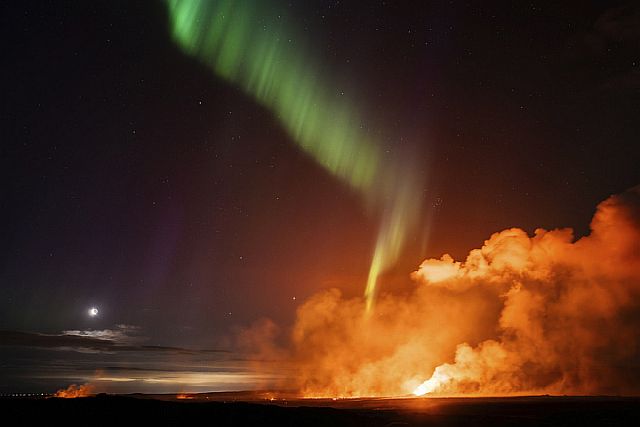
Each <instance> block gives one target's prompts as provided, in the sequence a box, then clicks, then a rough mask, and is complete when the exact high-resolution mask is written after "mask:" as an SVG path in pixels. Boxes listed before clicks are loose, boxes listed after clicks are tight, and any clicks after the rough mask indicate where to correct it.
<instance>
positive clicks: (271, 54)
mask: <svg viewBox="0 0 640 427" xmlns="http://www.w3.org/2000/svg"><path fill="white" fill-rule="evenodd" d="M167 3H168V6H169V19H170V25H171V30H172V34H173V37H174V40H175V42H176V43H177V44H178V45H179V46H180V47H181V49H183V51H184V52H186V53H187V54H189V55H191V56H193V57H196V58H197V59H198V60H199V61H201V62H203V63H204V64H206V65H207V66H209V67H210V68H211V69H212V70H213V71H214V72H215V74H216V75H218V76H219V77H221V78H222V79H224V80H226V81H228V82H229V83H231V84H233V85H235V86H237V87H239V88H241V89H242V90H243V91H244V92H245V93H246V94H247V95H249V96H251V97H252V98H254V99H255V100H256V101H257V102H258V103H259V104H260V105H262V106H264V107H265V108H267V109H268V110H270V111H271V112H272V113H273V114H274V116H275V117H276V118H277V119H278V120H279V121H280V123H281V125H282V126H283V127H284V129H286V131H287V132H288V133H289V134H290V136H291V137H292V139H293V140H294V141H295V142H296V143H297V144H298V146H299V147H300V148H301V149H302V150H304V152H306V153H308V154H309V155H310V156H311V157H312V158H313V159H315V161H317V162H318V163H319V164H320V165H322V166H323V167H324V168H325V169H326V170H327V171H328V172H330V173H331V174H332V175H334V176H335V177H337V178H339V179H340V180H341V181H342V182H344V183H346V184H347V185H349V186H350V187H351V188H352V189H354V190H355V191H357V192H358V193H360V194H361V195H362V196H363V198H364V202H365V205H366V207H367V209H368V210H369V211H370V212H372V213H373V214H374V215H376V216H378V217H380V227H379V232H378V236H377V240H376V244H375V249H374V252H373V258H372V261H371V267H370V271H369V277H368V280H367V285H366V289H365V297H366V303H367V311H371V309H372V308H373V304H374V301H375V295H376V284H377V281H378V276H379V275H380V274H381V273H382V272H384V271H385V270H386V269H387V268H389V267H391V266H392V265H393V264H394V263H395V262H396V260H397V259H398V257H399V255H400V251H401V249H402V247H403V245H404V243H405V241H406V239H407V237H408V235H409V233H410V232H412V231H415V227H416V225H417V223H418V220H419V216H420V211H421V203H420V199H421V193H420V190H419V177H418V174H417V173H416V168H415V166H414V163H413V162H412V161H409V160H408V159H404V161H403V159H402V158H401V157H400V156H396V157H393V156H391V155H390V154H388V153H387V152H386V150H385V149H384V147H383V144H382V141H381V140H380V138H378V139H376V138H373V137H372V136H371V132H367V131H366V130H364V129H363V127H362V123H363V117H362V115H361V114H362V113H361V111H362V109H360V110H359V109H358V108H357V106H356V105H355V104H356V103H355V102H354V101H353V100H351V99H349V98H348V97H347V96H345V95H344V94H343V93H342V92H341V91H340V90H338V87H339V85H337V84H335V83H334V82H332V81H331V80H329V79H327V78H326V77H325V74H326V73H320V71H321V67H320V65H321V64H319V63H318V61H317V59H316V58H313V57H312V56H311V54H312V53H313V50H312V49H310V47H309V46H307V45H304V43H302V40H303V39H304V38H303V37H301V32H300V31H299V30H298V29H297V28H296V27H295V26H294V25H292V24H291V23H290V21H289V20H288V19H287V17H286V15H284V14H282V13H279V12H278V11H277V9H278V8H276V7H274V5H273V4H272V3H271V2H268V1H258V0H256V1H251V0H219V1H209V0H167ZM282 11H283V10H280V12H282ZM322 65H324V64H322Z"/></svg>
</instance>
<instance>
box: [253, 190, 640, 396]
mask: <svg viewBox="0 0 640 427" xmlns="http://www.w3.org/2000/svg"><path fill="white" fill-rule="evenodd" d="M411 277H412V278H413V279H414V281H415V282H416V285H417V286H416V287H415V289H414V291H413V292H412V293H411V295H393V294H387V295H382V296H381V298H380V299H379V302H378V303H377V305H376V312H375V314H374V315H373V316H365V315H364V313H365V307H364V301H362V300H361V299H345V298H343V297H342V296H341V294H340V292H339V291H338V290H335V289H333V290H329V291H325V292H322V293H319V294H317V295H315V296H313V297H311V298H310V299H309V300H307V301H306V302H305V303H304V304H303V305H302V306H301V307H299V309H298V312H297V319H296V322H295V324H294V326H293V331H292V334H291V337H290V346H289V348H288V349H287V350H286V354H287V359H288V362H289V363H290V364H292V365H293V366H295V374H293V375H291V377H292V378H290V379H289V384H287V385H288V386H295V387H296V388H297V389H298V390H300V393H301V394H302V395H305V396H310V397H329V396H330V397H356V396H400V395H409V394H412V393H413V394H416V395H423V394H432V395H498V394H499V395H509V394H539V393H558V394H560V393H564V394H611V393H615V394H637V393H638V392H640V363H639V362H638V360H640V332H639V331H640V298H639V297H640V187H636V188H634V189H631V190H629V191H627V192H625V193H623V194H620V195H617V196H612V197H610V198H609V199H607V200H605V201H604V202H602V203H601V204H600V205H599V206H598V208H597V212H596V214H595V216H594V218H593V220H592V222H591V233H590V235H588V236H586V237H583V238H581V239H579V240H577V241H576V240H575V239H574V237H573V232H572V230H570V229H559V230H552V231H546V230H542V229H538V230H536V231H535V233H534V235H533V237H530V236H528V235H527V233H526V232H525V231H523V230H520V229H517V228H513V229H508V230H504V231H501V232H499V233H495V234H493V235H492V236H491V237H490V238H489V240H487V241H485V242H484V245H483V246H482V247H481V248H480V249H474V250H472V251H471V252H470V253H469V255H468V256H467V258H466V260H465V261H463V262H457V261H455V260H453V259H452V258H451V257H450V256H449V255H444V256H443V257H442V258H441V259H429V260H426V261H424V262H423V263H422V265H421V266H420V267H419V268H418V270H417V271H415V272H413V273H412V275H411ZM262 348H263V349H264V348H270V349H271V351H274V352H275V351H276V350H274V349H273V346H272V347H269V346H267V345H264V344H262ZM282 351H284V350H282V349H279V350H278V351H277V352H278V354H280V355H281V354H282ZM293 378H295V379H293Z"/></svg>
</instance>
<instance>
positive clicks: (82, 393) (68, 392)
mask: <svg viewBox="0 0 640 427" xmlns="http://www.w3.org/2000/svg"><path fill="white" fill-rule="evenodd" d="M93 392H94V387H93V386H92V385H91V384H83V385H79V386H77V385H75V384H71V385H70V386H69V387H67V388H64V389H60V390H58V391H56V392H55V393H54V395H53V397H61V398H63V399H75V398H76V397H90V396H93V394H94V393H93Z"/></svg>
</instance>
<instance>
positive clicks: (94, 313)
mask: <svg viewBox="0 0 640 427" xmlns="http://www.w3.org/2000/svg"><path fill="white" fill-rule="evenodd" d="M97 315H98V309H97V308H95V307H91V308H90V309H89V316H91V317H96V316H97Z"/></svg>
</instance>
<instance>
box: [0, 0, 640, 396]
mask: <svg viewBox="0 0 640 427" xmlns="http://www.w3.org/2000/svg"><path fill="white" fill-rule="evenodd" d="M245 3H246V2H245ZM249 3H250V2H249ZM258 3H260V4H263V2H258ZM264 4H268V7H269V8H270V12H271V13H273V14H278V15H280V14H281V15H282V16H286V17H287V19H288V22H289V23H291V25H292V26H294V27H295V28H297V29H299V31H298V32H296V33H295V34H296V35H297V36H299V37H300V38H301V39H303V40H293V41H289V42H293V43H296V42H298V43H300V46H304V47H305V48H304V55H305V58H309V59H312V60H313V64H314V65H313V66H314V67H316V68H315V69H316V71H317V72H318V73H319V74H320V75H321V76H324V77H325V79H324V81H325V82H328V86H329V87H326V86H325V87H324V89H326V90H327V91H331V92H332V94H333V95H335V96H338V97H347V98H348V99H349V100H350V102H351V104H352V105H354V106H355V107H354V108H355V109H356V110H357V114H358V116H359V117H361V118H362V119H363V122H362V125H361V126H362V128H363V129H364V132H366V133H367V134H368V135H374V136H375V139H376V140H377V141H379V142H380V144H381V145H380V148H381V152H383V153H387V154H389V156H390V157H393V156H394V153H399V152H402V153H403V155H407V156H408V157H409V158H410V159H411V161H412V164H415V165H417V169H416V171H417V176H419V180H420V181H419V185H418V186H417V192H416V194H413V195H412V199H414V200H416V201H417V202H418V204H421V206H422V209H421V210H420V219H419V225H418V226H417V227H415V228H414V229H412V230H411V231H410V233H409V235H408V238H407V241H406V242H405V244H404V245H403V248H402V251H401V255H400V257H399V260H398V261H397V262H396V263H395V264H394V266H393V267H392V268H391V269H390V270H388V271H386V272H385V273H384V274H382V277H381V279H380V282H379V286H380V289H381V292H385V291H394V292H404V291H406V290H407V289H410V288H411V287H412V286H414V284H413V283H412V282H411V280H410V278H409V274H410V273H411V272H412V271H414V270H415V269H416V268H417V266H418V265H419V264H420V262H421V261H422V260H424V259H425V258H427V257H439V256H440V255H441V254H443V253H450V254H451V255H452V256H454V257H463V256H464V255H465V254H466V253H467V252H468V251H469V250H470V249H471V248H473V247H476V246H477V245H478V243H481V242H482V241H483V240H484V239H487V238H488V237H489V236H490V235H491V234H492V233H493V232H495V231H499V230H502V229H505V228H509V227H520V228H522V229H524V230H526V231H527V232H529V233H533V231H534V230H535V229H536V228H538V227H542V228H545V229H554V228H559V227H573V228H574V229H575V230H576V235H577V236H580V235H583V234H585V233H587V232H588V225H589V221H590V219H591V217H592V215H593V211H594V208H595V206H596V204H597V203H598V202H599V201H601V200H604V199H605V198H606V197H608V196H609V195H611V194H614V193H620V192H622V191H624V190H626V189H627V188H630V187H632V186H634V185H637V184H638V183H640V168H639V167H638V164H639V161H640V144H638V135H640V120H638V116H639V113H640V8H638V6H637V5H635V4H633V3H625V2H619V1H608V2H600V1H567V2H493V1H489V2H457V1H455V2H454V1H452V2H426V1H425V2H410V1H406V2H400V1H398V2H396V1H391V0H388V1H375V2H374V1H317V0H305V1H290V2H284V1H275V0H273V1H269V2H268V3H267V2H264ZM264 4H263V7H265V6H264ZM0 10H1V13H0V20H1V21H0V28H2V29H1V30H0V31H2V38H1V40H2V41H1V42H0V43H2V55H3V67H2V75H3V77H2V79H0V82H1V83H0V85H2V90H1V93H2V97H1V98H2V102H1V105H2V116H1V120H0V130H1V133H0V141H1V143H0V156H1V157H0V159H1V160H0V161H1V163H0V170H1V184H0V202H1V208H0V242H1V243H2V244H1V245H0V330H4V331H5V332H2V335H3V338H2V339H1V340H0V341H4V343H3V344H4V345H0V379H1V380H2V381H0V382H1V383H2V386H0V392H3V393H4V392H11V391H12V390H32V389H35V390H34V391H50V390H51V389H55V388H56V387H59V386H65V385H66V384H68V383H70V382H73V381H82V378H84V376H83V375H85V374H78V373H77V372H76V371H74V372H75V373H73V375H71V374H68V371H69V369H70V368H69V366H68V365H64V363H65V362H64V361H65V360H66V361H67V363H70V362H68V361H69V360H73V361H74V362H73V363H76V364H80V362H81V365H82V366H83V367H84V368H83V369H85V370H86V372H90V371H95V370H96V369H107V368H108V366H109V367H111V368H113V370H116V368H119V369H122V367H123V366H124V365H126V366H127V367H128V368H132V367H135V366H138V365H137V363H139V362H140V361H147V363H148V361H149V360H150V358H153V360H154V361H155V362H157V365H158V366H160V365H162V366H164V367H166V366H167V364H168V362H167V361H168V360H172V361H176V360H179V361H180V366H181V368H180V369H184V370H189V369H192V367H193V365H198V366H200V365H201V363H195V362H194V360H199V361H202V360H207V361H209V362H210V363H212V364H215V363H218V362H215V361H219V360H220V359H221V358H223V359H225V360H236V359H237V358H236V357H235V356H236V354H235V350H234V334H235V333H236V331H237V330H238V328H241V327H243V326H246V325H249V324H251V323H252V322H254V321H256V320H258V319H260V318H262V317H268V318H271V319H273V320H274V321H275V322H277V323H280V324H283V325H286V324H289V323H290V322H291V321H292V319H293V318H294V315H295V310H296V307H297V306H298V305H299V304H300V303H301V301H304V300H305V299H306V298H307V297H309V296H310V295H312V294H314V293H315V292H317V291H319V290H321V289H326V288H330V287H338V288H340V289H341V290H342V291H343V292H344V293H345V294H346V295H350V296H357V295H361V294H362V292H363V290H364V286H365V284H366V281H367V274H368V272H369V264H370V263H371V257H372V253H373V248H374V245H375V242H376V234H377V232H378V225H379V220H380V219H379V216H378V215H377V214H376V212H375V211H373V212H370V211H368V210H367V209H366V207H365V206H364V203H363V200H362V197H361V195H360V194H359V193H358V191H354V190H353V189H352V188H350V187H349V186H348V185H345V183H344V182H342V181H341V180H340V179H338V178H336V177H335V176H332V175H331V174H330V173H328V172H327V170H325V168H323V167H321V166H320V165H319V164H318V163H317V162H316V161H315V160H314V159H313V158H312V156H310V155H308V154H307V153H306V152H304V150H301V149H300V147H299V145H298V144H296V142H295V141H294V138H293V137H292V136H291V135H290V133H288V132H287V131H286V129H285V128H284V127H283V126H282V122H281V120H279V118H278V117H277V114H275V113H274V112H273V111H271V110H270V109H269V108H267V107H265V106H264V105H261V104H260V103H259V102H256V101H255V99H254V98H253V97H252V96H251V95H250V94H248V93H247V92H246V91H245V90H243V89H242V88H241V87H239V85H236V84H233V82H230V81H229V79H224V78H221V77H220V76H219V75H217V74H216V73H215V72H213V71H212V69H211V68H210V67H209V66H207V64H204V63H202V62H201V61H199V60H198V58H197V57H194V56H192V55H188V54H187V53H185V52H184V51H183V50H182V49H181V48H180V46H178V45H177V44H176V43H175V41H174V40H173V38H172V34H171V24H170V18H169V12H168V9H167V5H166V4H165V3H164V2H160V1H151V2H145V1H139V2H137V1H136V2H131V1H104V2H80V1H78V2H4V3H3V4H2V6H0ZM333 95H332V96H333ZM336 120H338V118H336ZM393 158H394V159H397V158H398V157H393ZM91 307H96V308H98V310H99V313H98V315H97V316H95V317H92V316H89V315H88V310H89V309H90V308H91ZM96 331H102V332H104V334H103V335H99V334H97V333H96ZM105 334H106V335H105ZM95 339H100V342H97V343H96V342H93V341H92V340H95ZM56 340H58V341H64V342H58V341H56ZM83 340H86V342H84V341H83ZM105 342H108V343H115V344H114V345H119V346H121V348H120V349H119V351H118V352H117V354H115V355H114V354H113V352H109V351H107V350H109V349H108V348H107V349H105V348H104V345H105ZM78 348H80V349H82V351H74V350H73V349H78ZM65 349H66V350H65ZM69 349H71V350H69ZM227 351H229V352H230V353H226V352H227ZM151 353H152V355H151V356H150V354H151ZM105 354H106V356H105ZM220 355H223V356H220ZM185 358H186V359H188V361H185V360H184V359H185ZM107 359H108V360H107ZM116 359H117V360H116ZM160 359H162V360H160ZM54 360H56V361H57V362H55V363H54V362H53V361H54ZM61 361H62V362H61ZM155 362H154V363H155ZM214 362H215V363H214ZM140 363H142V362H140ZM224 363H230V362H224ZM224 363H222V362H220V363H219V365H215V366H217V368H216V369H215V372H228V371H231V370H240V369H241V368H239V367H238V366H237V365H233V367H232V368H230V367H229V366H228V365H225V364H224ZM234 363H235V362H234ZM49 364H50V365H51V366H50V367H49V368H47V366H49ZM45 365H46V366H45ZM63 365H64V366H63ZM107 365H108V366H107ZM36 366H37V367H38V369H42V370H43V371H42V372H40V371H38V375H35V374H34V372H35V371H36V368H35V367H36ZM43 366H45V367H44V368H43ZM61 366H62V368H61ZM185 366H186V367H185ZM47 369H48V371H47ZM44 371H47V372H49V373H51V372H53V371H55V373H54V374H50V375H49V374H46V373H43V372H44ZM65 375H68V376H65ZM34 377H37V378H34ZM218 380H219V378H218V377H215V376H214V377H212V378H211V383H210V384H209V383H208V384H207V386H208V387H209V388H215V387H214V386H211V384H214V383H216V382H217V381H218ZM251 381H252V380H251V379H250V378H249V379H248V380H246V382H243V383H242V384H241V385H239V386H238V385H233V387H236V388H247V387H248V386H250V385H251ZM234 384H235V383H234ZM171 387H174V388H176V387H177V386H173V385H171V384H170V385H168V386H166V390H170V389H171ZM229 387H231V386H229ZM219 388H221V389H224V388H225V386H220V387H219ZM150 390H151V391H155V390H156V389H151V388H150V389H144V391H150ZM162 390H165V389H162Z"/></svg>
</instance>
